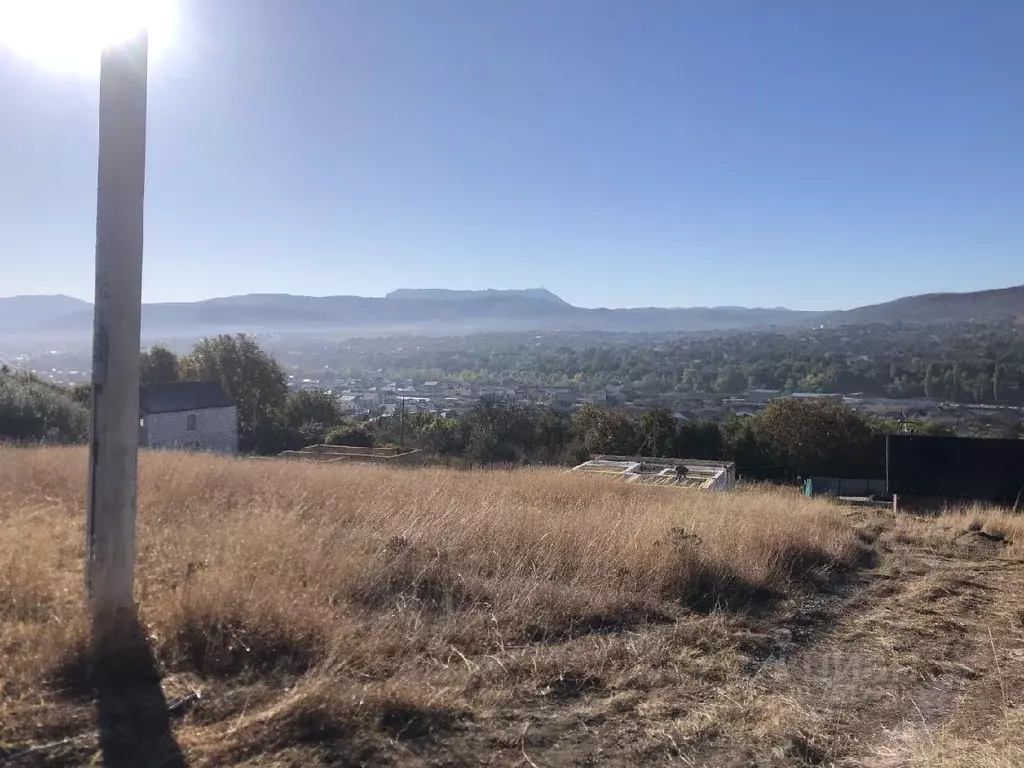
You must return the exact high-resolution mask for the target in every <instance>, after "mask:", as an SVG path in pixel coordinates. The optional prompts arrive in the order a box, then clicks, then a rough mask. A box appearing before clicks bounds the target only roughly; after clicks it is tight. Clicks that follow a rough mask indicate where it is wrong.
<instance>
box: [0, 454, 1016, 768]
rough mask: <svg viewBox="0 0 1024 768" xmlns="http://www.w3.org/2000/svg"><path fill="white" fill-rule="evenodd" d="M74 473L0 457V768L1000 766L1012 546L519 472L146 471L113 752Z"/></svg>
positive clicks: (212, 466)
mask: <svg viewBox="0 0 1024 768" xmlns="http://www.w3.org/2000/svg"><path fill="white" fill-rule="evenodd" d="M85 465H86V455H85V452H84V451H83V450H81V449H75V448H72V449H56V448H49V449H0V764H5V761H6V762H8V763H10V764H11V765H19V766H20V765H90V764H92V765H95V764H101V763H100V762H99V761H100V760H101V755H102V757H103V759H105V762H106V764H125V765H128V764H147V765H161V764H163V765H169V766H172V765H182V764H188V765H196V766H222V765H249V766H307V765H312V766H315V765H353V766H355V765H369V766H377V765H413V766H442V765H444V766H470V765H523V766H568V765H622V766H625V765H638V764H666V765H668V764H678V765H708V766H719V765H736V766H740V765H744V766H746V765H760V766H791V765H850V766H852V765H879V766H931V765H949V766H982V765H985V766H989V765H993V766H1001V765H1006V766H1009V765H1019V764H1024V739H1022V738H1021V737H1020V736H1019V735H1018V734H1019V732H1020V730H1019V728H1018V727H1017V726H1018V725H1020V724H1021V718H1020V716H1019V715H1018V713H1017V710H1016V708H1015V707H1016V703H1017V701H1018V694H1019V691H1020V686H1019V684H1020V683H1021V681H1024V645H1022V642H1021V641H1022V639H1024V634H1022V626H1024V610H1022V608H1024V606H1021V607H1018V603H1019V598H1020V595H1021V592H1022V588H1024V570H1022V569H1021V559H1020V557H1019V555H1020V553H1019V552H1018V549H1017V545H1016V544H1014V543H1012V542H1013V541H1014V540H1015V539H1016V536H1017V533H1018V532H1020V533H1024V530H1022V529H1024V525H1022V524H1021V522H1020V521H1019V519H1018V518H1014V517H1010V516H1006V515H998V514H996V513H992V512H988V511H985V510H975V511H973V512H971V513H969V514H966V515H963V516H958V515H949V516H944V517H940V518H937V519H923V518H908V517H905V516H900V517H899V518H896V517H894V516H893V515H892V514H891V513H888V512H884V511H882V512H877V511H874V510H868V511H865V510H852V511H851V510H844V509H843V508H841V507H838V506H834V505H832V504H830V503H828V502H826V501H818V500H814V501H812V500H809V499H806V498H804V497H802V496H800V495H798V494H795V493H793V492H789V491H779V490H775V491H772V490H765V489H756V490H749V491H737V492H734V493H729V494H705V493H696V492H686V491H681V490H679V489H671V488H658V487H644V486H635V485H629V484H625V483H620V482H618V481H614V480H605V479H602V478H592V477H580V476H579V475H576V474H570V473H565V472H559V471H556V470H539V469H538V470H520V471H516V472H482V471H480V472H465V471H454V470H442V469H416V470H412V469H405V470H402V469H389V468H384V467H376V466H365V467H353V466H346V467H331V466H315V465H305V464H295V463H290V462H275V461H271V460H225V459H219V458H212V457H208V456H202V455H174V454H146V455H143V457H142V460H141V466H140V491H139V522H138V531H139V547H138V568H137V593H136V594H137V600H138V604H139V612H140V625H141V627H142V628H143V632H144V635H145V637H146V642H147V644H148V646H149V648H150V649H151V653H152V664H153V666H154V668H155V669H156V670H157V671H158V673H159V676H160V688H159V707H158V709H159V712H158V715H157V716H156V717H155V718H150V719H148V720H145V719H142V720H140V719H139V718H136V720H135V721H132V720H131V718H127V719H125V718H124V717H122V720H123V722H120V721H118V720H117V718H118V715H117V714H116V711H115V715H113V716H111V715H110V714H109V708H110V700H111V696H112V694H111V692H110V691H109V690H106V691H104V690H103V689H101V688H97V687H96V686H95V685H94V684H92V683H91V682H90V669H91V666H92V663H93V660H92V659H91V657H90V653H89V651H88V638H87V632H86V629H85V622H84V619H83V614H82V601H83V596H82V592H83V576H82V565H81V562H82V556H83V525H82V522H83V517H84V515H83V506H84V497H85ZM1019 540H1020V541H1021V542H1022V543H1024V536H1021V537H1020V538H1019ZM134 675H135V673H131V674H129V673H128V672H126V673H125V678H126V680H131V679H135V677H134ZM125 686H126V687H127V686H129V683H125ZM121 693H124V691H123V690H121V689H117V690H115V692H114V694H115V695H114V698H116V697H117V695H120V694H121ZM125 695H127V694H125ZM105 708H106V709H107V710H108V712H107V715H106V718H105V716H104V711H105ZM160 715H162V718H163V719H162V721H161V719H160ZM111 718H113V719H111ZM112 722H113V723H114V726H111V725H110V723H112ZM118 722H120V725H119V726H118ZM115 726H117V727H120V728H122V731H123V730H124V729H126V728H128V729H132V730H131V733H132V735H133V737H134V738H135V740H136V741H137V742H138V749H139V750H142V751H137V752H136V753H134V754H128V755H125V754H122V753H116V750H115V749H114V748H113V747H111V744H112V743H113V742H112V741H111V739H110V738H109V734H105V729H106V728H112V727H115ZM147 728H148V729H151V730H152V732H147V730H146V729H147ZM163 731H166V732H167V733H166V734H165V735H167V736H168V738H167V739H161V738H158V735H159V734H158V733H157V732H163ZM170 736H173V742H171V741H170ZM122 746H123V745H122ZM146 750H148V751H146ZM5 755H6V757H4V756H5ZM133 761H134V762H133ZM1000 761H1002V762H1000Z"/></svg>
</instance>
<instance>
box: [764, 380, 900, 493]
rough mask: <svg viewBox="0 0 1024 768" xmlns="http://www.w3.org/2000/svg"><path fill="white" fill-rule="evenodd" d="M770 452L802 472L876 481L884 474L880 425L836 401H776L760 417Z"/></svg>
mask: <svg viewBox="0 0 1024 768" xmlns="http://www.w3.org/2000/svg"><path fill="white" fill-rule="evenodd" d="M754 435H755V437H756V438H757V441H758V443H759V444H760V445H761V446H763V447H764V449H765V450H766V452H767V454H768V455H769V456H770V457H771V458H772V459H773V460H774V461H775V462H777V463H779V464H784V465H787V466H789V467H791V468H793V470H794V471H795V472H796V473H797V474H802V475H806V474H812V473H813V474H834V475H840V476H846V477H851V476H858V475H859V476H862V477H876V476H880V474H881V473H882V472H883V471H884V467H883V466H881V464H882V458H883V457H884V452H882V453H881V454H879V453H878V450H877V449H878V444H879V443H878V439H877V436H876V431H875V429H874V424H873V423H872V422H871V421H870V420H869V419H868V418H867V417H864V416H862V415H861V414H859V413H857V412H856V411H854V410H853V409H851V408H848V407H847V406H845V405H842V404H840V403H836V402H835V401H833V400H832V399H830V398H808V399H803V398H792V397H790V398H783V399H781V400H775V401H773V402H772V403H770V404H769V405H768V407H767V408H765V410H764V412H763V413H761V414H760V415H758V416H757V417H756V420H755V422H754Z"/></svg>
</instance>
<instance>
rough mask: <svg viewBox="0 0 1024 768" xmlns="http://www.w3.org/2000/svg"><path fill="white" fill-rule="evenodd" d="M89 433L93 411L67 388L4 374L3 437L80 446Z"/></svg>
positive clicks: (0, 398)
mask: <svg viewBox="0 0 1024 768" xmlns="http://www.w3.org/2000/svg"><path fill="white" fill-rule="evenodd" d="M88 434H89V410H88V409H87V408H85V407H84V406H83V405H81V404H80V403H77V402H75V400H74V399H72V397H71V391H70V390H68V389H65V388H64V387H60V386H56V385H54V384H49V383H46V382H43V381H40V380H39V379H37V378H36V377H35V376H32V375H31V374H0V437H3V438H7V439H11V440H29V441H45V442H55V443H77V442H82V441H84V440H85V439H86V438H87V437H88Z"/></svg>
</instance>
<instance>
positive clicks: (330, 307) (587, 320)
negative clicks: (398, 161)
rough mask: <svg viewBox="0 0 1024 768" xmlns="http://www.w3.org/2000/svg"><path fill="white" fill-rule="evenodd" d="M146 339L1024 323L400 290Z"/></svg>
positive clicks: (191, 321) (928, 310)
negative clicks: (626, 305) (611, 304)
mask: <svg viewBox="0 0 1024 768" xmlns="http://www.w3.org/2000/svg"><path fill="white" fill-rule="evenodd" d="M142 316H143V332H144V333H148V334H161V335H177V336H187V335H202V334H210V333H233V332H247V331H248V332H279V333H304V332H332V333H335V332H336V333H352V334H359V335H373V334H388V333H426V334H460V333H471V332H477V331H526V330H541V329H543V330H565V331H611V332H616V331H618V332H671V331H680V332H686V331H691V332H692V331H714V330H758V329H766V328H773V327H774V328H793V327H807V326H811V325H816V324H821V323H825V324H828V325H855V324H856V325H859V324H867V323H897V322H915V323H922V324H945V323H956V322H963V321H967V320H975V321H987V320H1003V319H1013V318H1016V319H1021V318H1024V286H1018V287H1014V288H1002V289H998V290H990V291H978V292H974V293H934V294H925V295H921V296H909V297H906V298H901V299H897V300H895V301H890V302H886V303H884V304H875V305H871V306H865V307H859V308H856V309H852V310H846V311H837V312H803V311H795V310H789V309H784V308H781V307H776V308H747V307H685V308H664V307H640V308H635V309H605V308H587V307H577V306H573V305H572V304H569V303H568V302H566V301H564V300H563V299H561V298H560V297H559V296H557V295H555V294H554V293H551V292H550V291H548V290H545V289H543V288H535V289H527V290H486V291H454V290H441V289H423V290H419V289H401V290H397V291H393V292H391V293H389V294H388V295H387V296H385V297H383V298H369V297H363V296H293V295H289V294H248V295H244V296H226V297H223V298H216V299H207V300H205V301H196V302H179V303H156V304H146V305H144V306H143V315H142ZM91 328H92V305H90V304H89V303H88V302H85V301H81V300H79V299H74V298H71V297H68V296H60V295H57V296H15V297H13V298H8V299H0V337H5V336H12V335H19V336H20V335H31V336H33V337H36V338H47V339H49V338H53V339H60V338H67V337H70V336H83V335H86V334H88V333H89V332H90V331H91Z"/></svg>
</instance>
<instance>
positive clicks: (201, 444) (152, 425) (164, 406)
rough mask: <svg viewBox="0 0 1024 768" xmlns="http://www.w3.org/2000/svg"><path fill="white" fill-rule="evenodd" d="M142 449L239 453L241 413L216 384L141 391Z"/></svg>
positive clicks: (179, 384)
mask: <svg viewBox="0 0 1024 768" xmlns="http://www.w3.org/2000/svg"><path fill="white" fill-rule="evenodd" d="M139 445H140V446H141V447H143V448H153V449H156V450H184V451H210V452H212V453H228V454H236V453H238V409H237V408H236V407H235V403H234V401H233V400H232V399H231V398H230V397H229V396H228V394H227V393H226V392H225V391H224V389H223V387H221V385H220V384H219V383H218V382H216V381H176V382H171V383H168V384H153V385H150V386H145V387H139Z"/></svg>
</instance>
